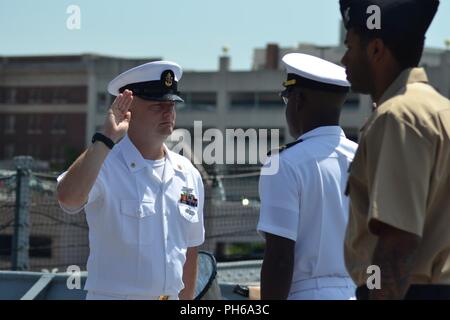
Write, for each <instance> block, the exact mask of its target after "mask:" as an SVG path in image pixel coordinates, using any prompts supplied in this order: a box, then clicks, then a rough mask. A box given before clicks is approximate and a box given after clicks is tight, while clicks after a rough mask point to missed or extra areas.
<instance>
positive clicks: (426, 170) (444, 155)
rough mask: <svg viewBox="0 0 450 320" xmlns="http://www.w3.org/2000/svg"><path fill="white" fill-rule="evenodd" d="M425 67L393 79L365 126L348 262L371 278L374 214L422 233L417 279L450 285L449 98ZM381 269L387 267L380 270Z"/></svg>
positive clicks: (355, 272)
mask: <svg viewBox="0 0 450 320" xmlns="http://www.w3.org/2000/svg"><path fill="white" fill-rule="evenodd" d="M427 82H428V79H427V75H426V73H425V71H424V70H423V69H421V68H414V69H407V70H405V71H403V72H402V73H401V74H400V75H399V77H398V78H397V79H396V80H395V81H394V82H393V83H392V84H391V86H390V87H389V88H388V89H387V90H386V92H385V93H384V95H383V96H382V97H381V99H380V103H379V107H378V108H377V109H376V110H375V111H374V113H373V114H372V115H371V117H370V118H369V120H368V121H367V123H366V125H365V126H364V127H363V130H362V135H361V141H360V144H359V148H358V150H357V153H356V155H355V158H354V161H353V163H352V165H351V169H350V176H349V181H348V186H347V187H348V190H347V191H348V193H349V195H350V217H349V224H348V227H347V231H346V239H345V263H346V267H347V270H348V271H349V273H350V275H351V277H352V279H353V281H354V282H355V283H356V284H357V285H358V286H361V285H364V284H366V280H367V278H368V276H370V275H371V274H372V273H369V274H368V273H367V267H368V266H369V265H371V264H372V263H371V262H372V257H373V253H374V249H375V246H376V243H377V239H378V238H377V237H376V236H375V235H374V234H372V233H371V232H370V230H369V228H368V225H369V222H370V220H371V219H376V220H378V221H381V222H383V223H385V224H388V225H390V226H393V227H395V228H398V229H400V230H404V231H407V232H410V233H413V234H415V235H418V236H420V237H421V238H422V242H421V244H420V247H419V249H418V250H419V251H418V257H417V262H416V265H415V267H414V269H413V272H412V278H411V282H412V283H415V284H450V101H449V100H448V99H447V98H445V97H443V96H441V95H440V94H439V93H437V92H436V91H435V90H434V89H433V88H432V87H431V86H430V85H428V84H427ZM381 272H382V270H381Z"/></svg>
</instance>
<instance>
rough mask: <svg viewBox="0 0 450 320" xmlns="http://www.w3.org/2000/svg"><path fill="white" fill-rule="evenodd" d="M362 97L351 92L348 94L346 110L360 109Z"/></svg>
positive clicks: (345, 104)
mask: <svg viewBox="0 0 450 320" xmlns="http://www.w3.org/2000/svg"><path fill="white" fill-rule="evenodd" d="M359 100H360V96H359V94H357V93H354V92H351V93H349V94H348V96H347V99H346V100H345V103H344V109H350V110H355V109H358V108H359V103H360V101H359Z"/></svg>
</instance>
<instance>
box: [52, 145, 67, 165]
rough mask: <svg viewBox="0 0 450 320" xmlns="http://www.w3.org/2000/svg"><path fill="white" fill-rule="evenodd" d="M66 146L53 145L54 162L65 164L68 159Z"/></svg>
mask: <svg viewBox="0 0 450 320" xmlns="http://www.w3.org/2000/svg"><path fill="white" fill-rule="evenodd" d="M65 151H66V150H65V147H64V146H58V145H53V146H52V151H51V160H50V161H51V162H52V163H53V164H58V165H59V164H63V163H64V162H65V160H66V152H65Z"/></svg>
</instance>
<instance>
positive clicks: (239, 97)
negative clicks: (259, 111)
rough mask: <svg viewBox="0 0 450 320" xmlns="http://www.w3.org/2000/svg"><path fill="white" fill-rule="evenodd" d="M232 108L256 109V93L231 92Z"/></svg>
mask: <svg viewBox="0 0 450 320" xmlns="http://www.w3.org/2000/svg"><path fill="white" fill-rule="evenodd" d="M229 97H230V107H231V108H237V109H240V108H245V109H248V108H254V107H255V106H256V94H255V93H254V92H231V93H230V96H229Z"/></svg>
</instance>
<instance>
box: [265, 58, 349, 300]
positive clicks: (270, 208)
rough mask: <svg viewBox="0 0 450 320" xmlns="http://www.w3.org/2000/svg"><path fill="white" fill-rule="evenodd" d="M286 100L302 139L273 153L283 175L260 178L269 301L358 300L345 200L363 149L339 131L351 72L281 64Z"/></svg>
mask: <svg viewBox="0 0 450 320" xmlns="http://www.w3.org/2000/svg"><path fill="white" fill-rule="evenodd" d="M282 61H283V63H284V65H285V67H286V69H287V80H286V81H285V82H284V86H285V87H286V89H285V90H284V91H283V92H282V93H281V96H282V97H283V99H284V101H285V104H286V105H287V107H286V120H287V123H288V126H289V130H290V134H291V135H292V136H293V137H294V138H295V139H296V141H295V142H293V143H290V144H288V145H286V146H284V147H282V148H280V150H278V151H277V152H275V153H272V155H271V157H270V158H269V160H268V161H269V162H268V163H267V164H266V166H270V161H274V157H278V161H279V169H278V172H277V173H276V174H273V175H269V174H267V175H266V174H265V173H264V167H263V169H262V171H261V177H260V182H259V193H260V199H261V211H260V218H259V223H258V226H257V229H258V232H260V233H262V234H263V235H264V236H265V241H266V250H265V255H264V261H263V265H262V270H261V298H262V299H293V300H295V299H308V300H312V299H351V298H353V296H354V292H355V285H354V283H353V282H352V280H351V279H350V278H349V275H348V273H347V271H346V268H345V265H344V255H343V243H344V235H345V230H346V226H347V221H348V199H347V197H346V196H345V195H344V191H345V190H344V189H345V185H346V182H347V171H348V168H349V165H350V163H351V161H352V160H353V156H354V154H355V151H356V148H357V144H356V143H354V142H352V141H350V140H349V139H347V138H346V136H345V134H344V131H343V130H342V128H341V127H340V126H339V117H340V112H341V108H342V105H343V104H344V102H345V99H346V96H347V93H348V91H349V86H350V85H349V83H348V82H347V80H346V75H345V70H344V69H343V68H341V67H340V66H338V65H335V64H333V63H331V62H328V61H325V60H322V59H319V58H316V57H313V56H309V55H305V54H299V53H291V54H288V55H286V56H284V57H283V59H282Z"/></svg>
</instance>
